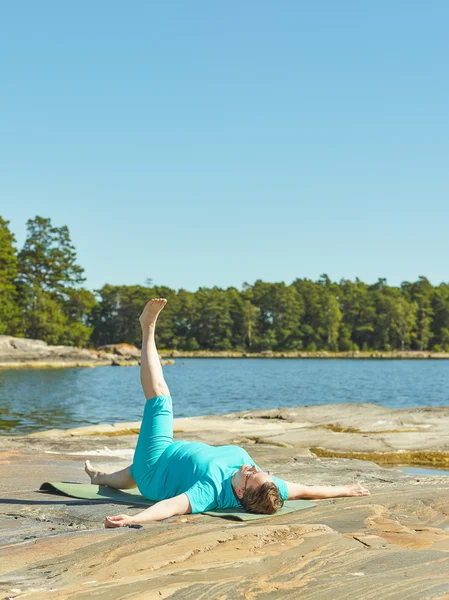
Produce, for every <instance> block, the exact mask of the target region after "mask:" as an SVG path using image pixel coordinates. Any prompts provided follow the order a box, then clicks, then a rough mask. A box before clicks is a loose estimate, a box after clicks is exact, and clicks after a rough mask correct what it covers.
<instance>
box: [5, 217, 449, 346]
mask: <svg viewBox="0 0 449 600" xmlns="http://www.w3.org/2000/svg"><path fill="white" fill-rule="evenodd" d="M84 282H85V278H84V269H83V268H82V267H81V266H80V265H78V264H77V255H76V250H75V248H74V246H73V244H72V242H71V239H70V234H69V230H68V228H67V227H66V226H63V227H55V226H53V225H52V223H51V220H50V219H49V218H44V217H40V216H37V217H35V218H34V219H30V220H29V221H28V222H27V237H26V240H25V243H24V245H23V248H22V249H20V250H17V248H16V243H15V237H14V235H13V233H12V232H11V231H10V229H9V222H8V221H6V220H4V219H3V218H2V217H0V334H3V335H5V334H6V335H13V336H19V337H27V338H34V339H42V340H44V341H46V342H48V343H50V344H64V345H76V346H81V347H85V346H87V347H93V346H95V347H97V346H101V345H105V344H111V343H118V342H126V343H129V344H134V345H137V346H139V345H140V343H141V332H140V327H139V324H138V320H137V319H138V316H139V314H140V312H141V310H142V307H143V305H144V304H145V302H146V301H147V300H148V299H149V298H151V297H165V298H168V300H169V302H168V304H167V307H166V308H165V310H164V311H163V313H162V315H161V318H160V320H159V325H158V345H159V347H160V348H165V349H173V350H174V349H177V350H241V351H246V352H251V351H253V352H261V351H265V350H273V351H288V350H307V351H317V350H329V351H348V350H349V351H351V350H383V351H390V350H434V351H449V284H448V283H441V284H440V285H438V286H433V285H432V284H431V283H430V282H429V281H428V279H427V278H426V277H423V276H421V277H419V278H418V280H417V281H415V282H408V281H406V282H403V283H402V284H401V285H400V286H398V287H395V286H389V285H388V284H387V281H386V280H385V279H379V280H378V281H377V282H375V283H374V284H367V283H364V282H362V281H360V280H359V279H356V280H355V281H350V280H347V279H342V280H341V281H339V282H333V281H331V280H330V279H329V278H328V277H327V275H322V276H321V277H320V278H319V279H318V281H311V280H309V279H299V278H298V279H296V280H295V281H293V283H291V284H290V285H286V284H285V283H267V282H264V281H261V280H258V281H256V282H255V283H254V284H249V283H244V284H243V286H242V289H240V290H239V289H237V288H235V287H230V288H227V289H221V288H219V287H213V288H204V287H201V288H199V289H198V290H197V291H196V292H190V291H187V290H184V289H179V290H174V289H171V288H169V287H166V286H158V285H152V284H151V285H144V286H141V285H131V286H130V285H127V286H125V285H121V286H114V285H109V284H106V285H104V286H103V287H102V288H101V289H99V290H95V291H94V292H92V291H90V290H88V289H86V288H85V287H83V283H84Z"/></svg>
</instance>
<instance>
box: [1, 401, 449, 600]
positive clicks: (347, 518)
mask: <svg viewBox="0 0 449 600" xmlns="http://www.w3.org/2000/svg"><path fill="white" fill-rule="evenodd" d="M448 420H449V408H441V409H414V410H406V411H398V410H388V409H385V408H382V407H378V406H373V405H338V406H336V405H333V406H321V407H314V408H311V407H309V408H307V407H306V408H295V409H273V410H271V411H256V412H253V413H249V412H246V413H238V414H234V415H223V416H211V417H202V418H195V419H177V420H176V421H175V437H176V438H177V439H182V438H184V439H192V440H195V439H198V440H203V441H207V442H209V443H212V444H220V443H232V442H233V443H239V444H241V445H243V446H244V447H245V448H246V449H247V450H248V451H249V452H250V454H251V456H252V457H253V458H254V460H255V461H256V462H257V463H258V464H260V465H262V466H264V467H266V468H269V469H270V470H272V471H274V472H275V473H276V475H278V476H280V477H283V478H285V479H287V480H290V481H301V482H303V483H308V484H331V485H332V484H339V483H344V482H350V481H354V480H355V481H360V482H361V483H362V484H364V485H366V486H367V487H369V488H370V490H371V496H369V497H359V498H341V499H332V500H321V501H317V506H316V507H314V508H311V509H307V510H303V511H299V512H296V513H293V514H289V515H284V516H282V517H270V518H267V519H264V520H262V521H256V522H254V521H253V522H243V523H242V522H233V521H228V520H224V519H218V518H214V517H209V516H205V515H192V516H186V517H184V518H174V519H171V520H168V521H166V522H162V523H157V524H153V525H147V526H144V527H143V528H141V529H115V530H106V529H104V528H103V519H104V516H105V515H106V514H119V513H122V512H126V513H128V514H133V513H135V512H138V510H140V509H136V508H132V507H127V506H125V505H111V504H109V503H108V504H92V503H89V502H87V501H82V500H75V499H73V498H64V497H61V496H55V495H50V494H48V493H42V492H38V491H37V490H38V488H39V486H40V484H41V483H42V482H43V481H61V480H62V481H80V482H85V481H86V476H85V474H84V472H83V461H84V459H85V458H87V457H91V460H92V461H93V462H94V464H96V465H97V466H99V467H100V468H104V469H111V470H112V469H117V468H123V467H124V466H126V465H127V464H129V462H130V457H131V456H132V451H133V448H134V446H135V443H136V440H137V436H136V434H135V433H133V431H136V429H138V427H139V423H137V424H117V425H116V426H102V427H98V426H95V427H93V428H80V429H78V430H71V432H68V434H67V432H59V433H55V432H52V433H50V434H49V433H47V434H46V435H39V436H37V435H34V436H26V437H4V438H0V446H1V449H2V452H1V453H0V464H1V469H2V474H3V478H2V479H3V481H2V489H1V496H2V500H1V509H0V523H1V526H0V536H1V539H2V546H3V548H2V550H1V559H0V565H1V567H0V573H1V575H0V591H1V592H2V596H1V597H2V598H14V597H17V598H21V597H26V598H32V599H33V600H38V599H39V600H40V599H45V600H47V599H48V598H57V599H76V600H87V599H90V598H100V599H104V600H106V599H108V600H109V599H119V598H133V599H142V600H143V599H145V600H146V599H156V598H157V599H159V598H172V599H175V600H178V599H179V600H180V599H183V600H184V599H187V600H197V599H198V598H204V599H214V600H225V599H228V598H229V599H233V600H235V599H239V598H262V599H263V598H267V599H268V598H270V599H271V598H276V599H277V598H279V599H284V598H288V599H292V600H293V599H295V600H296V599H297V598H299V597H301V598H305V599H311V600H322V599H324V598H332V599H337V600H338V599H342V600H343V599H345V600H346V599H348V598H363V599H365V598H367V599H372V600H377V599H378V598H383V599H384V598H386V599H398V600H399V599H401V600H402V599H404V598H407V599H417V600H418V599H422V598H447V597H449V492H448V484H449V478H448V477H444V476H431V477H426V476H420V475H409V474H407V473H405V472H403V471H402V470H400V469H398V468H393V469H386V468H383V467H381V466H379V465H377V464H375V463H374V462H370V461H367V460H358V459H356V458H340V457H330V458H327V457H323V458H317V456H316V453H315V451H313V452H312V451H311V448H318V447H321V448H322V449H325V450H327V451H328V452H332V451H333V452H337V451H341V452H347V453H351V455H352V456H356V453H357V452H364V451H367V452H368V451H371V450H374V451H376V452H378V453H380V452H384V451H385V452H386V453H389V454H396V455H405V456H408V455H409V453H410V452H414V453H418V452H420V453H421V454H423V455H424V454H425V453H426V452H434V451H436V449H437V448H438V452H440V454H441V455H446V456H447V455H448V453H449V444H448V440H449V427H448V423H449V421H448ZM134 426H136V427H134ZM109 427H113V429H114V435H113V436H111V437H107V438H105V437H104V434H105V433H106V435H109V434H108V433H107V432H108V431H109ZM348 429H351V431H347V430H348ZM410 430H412V431H410ZM120 432H121V433H122V435H120ZM117 433H119V435H117ZM126 434H127V435H126ZM438 439H439V440H440V447H438V443H437V440H438ZM105 444H107V448H105ZM403 447H405V448H406V450H407V453H404V452H400V451H401V450H402V448H403ZM365 453H366V452H365ZM92 457H95V458H92Z"/></svg>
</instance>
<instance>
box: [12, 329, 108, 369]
mask: <svg viewBox="0 0 449 600" xmlns="http://www.w3.org/2000/svg"><path fill="white" fill-rule="evenodd" d="M111 363H112V358H111V357H110V356H108V355H107V354H105V353H101V352H97V351H95V350H86V349H81V348H74V347H72V346H51V345H49V344H46V343H45V342H43V341H42V340H30V339H24V338H16V337H12V336H9V335H1V336H0V367H10V368H11V367H45V366H49V367H64V366H96V365H108V364H111Z"/></svg>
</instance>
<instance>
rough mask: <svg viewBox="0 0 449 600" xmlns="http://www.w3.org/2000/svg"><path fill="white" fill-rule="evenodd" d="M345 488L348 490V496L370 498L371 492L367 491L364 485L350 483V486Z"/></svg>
mask: <svg viewBox="0 0 449 600" xmlns="http://www.w3.org/2000/svg"><path fill="white" fill-rule="evenodd" d="M345 488H346V491H347V495H348V496H369V495H370V491H369V490H368V489H366V488H365V487H363V485H360V483H359V482H357V483H349V484H348V485H345Z"/></svg>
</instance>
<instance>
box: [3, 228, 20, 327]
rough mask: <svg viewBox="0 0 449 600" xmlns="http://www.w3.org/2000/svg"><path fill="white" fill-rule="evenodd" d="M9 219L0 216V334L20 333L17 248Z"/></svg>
mask: <svg viewBox="0 0 449 600" xmlns="http://www.w3.org/2000/svg"><path fill="white" fill-rule="evenodd" d="M8 225H9V221H5V220H4V219H3V218H2V217H0V298H1V301H0V334H2V335H5V334H6V335H18V334H19V333H20V309H19V306H18V302H17V288H16V280H17V275H18V270H17V250H16V248H15V246H14V243H15V238H14V235H13V234H12V233H11V231H10V230H9V227H8Z"/></svg>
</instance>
